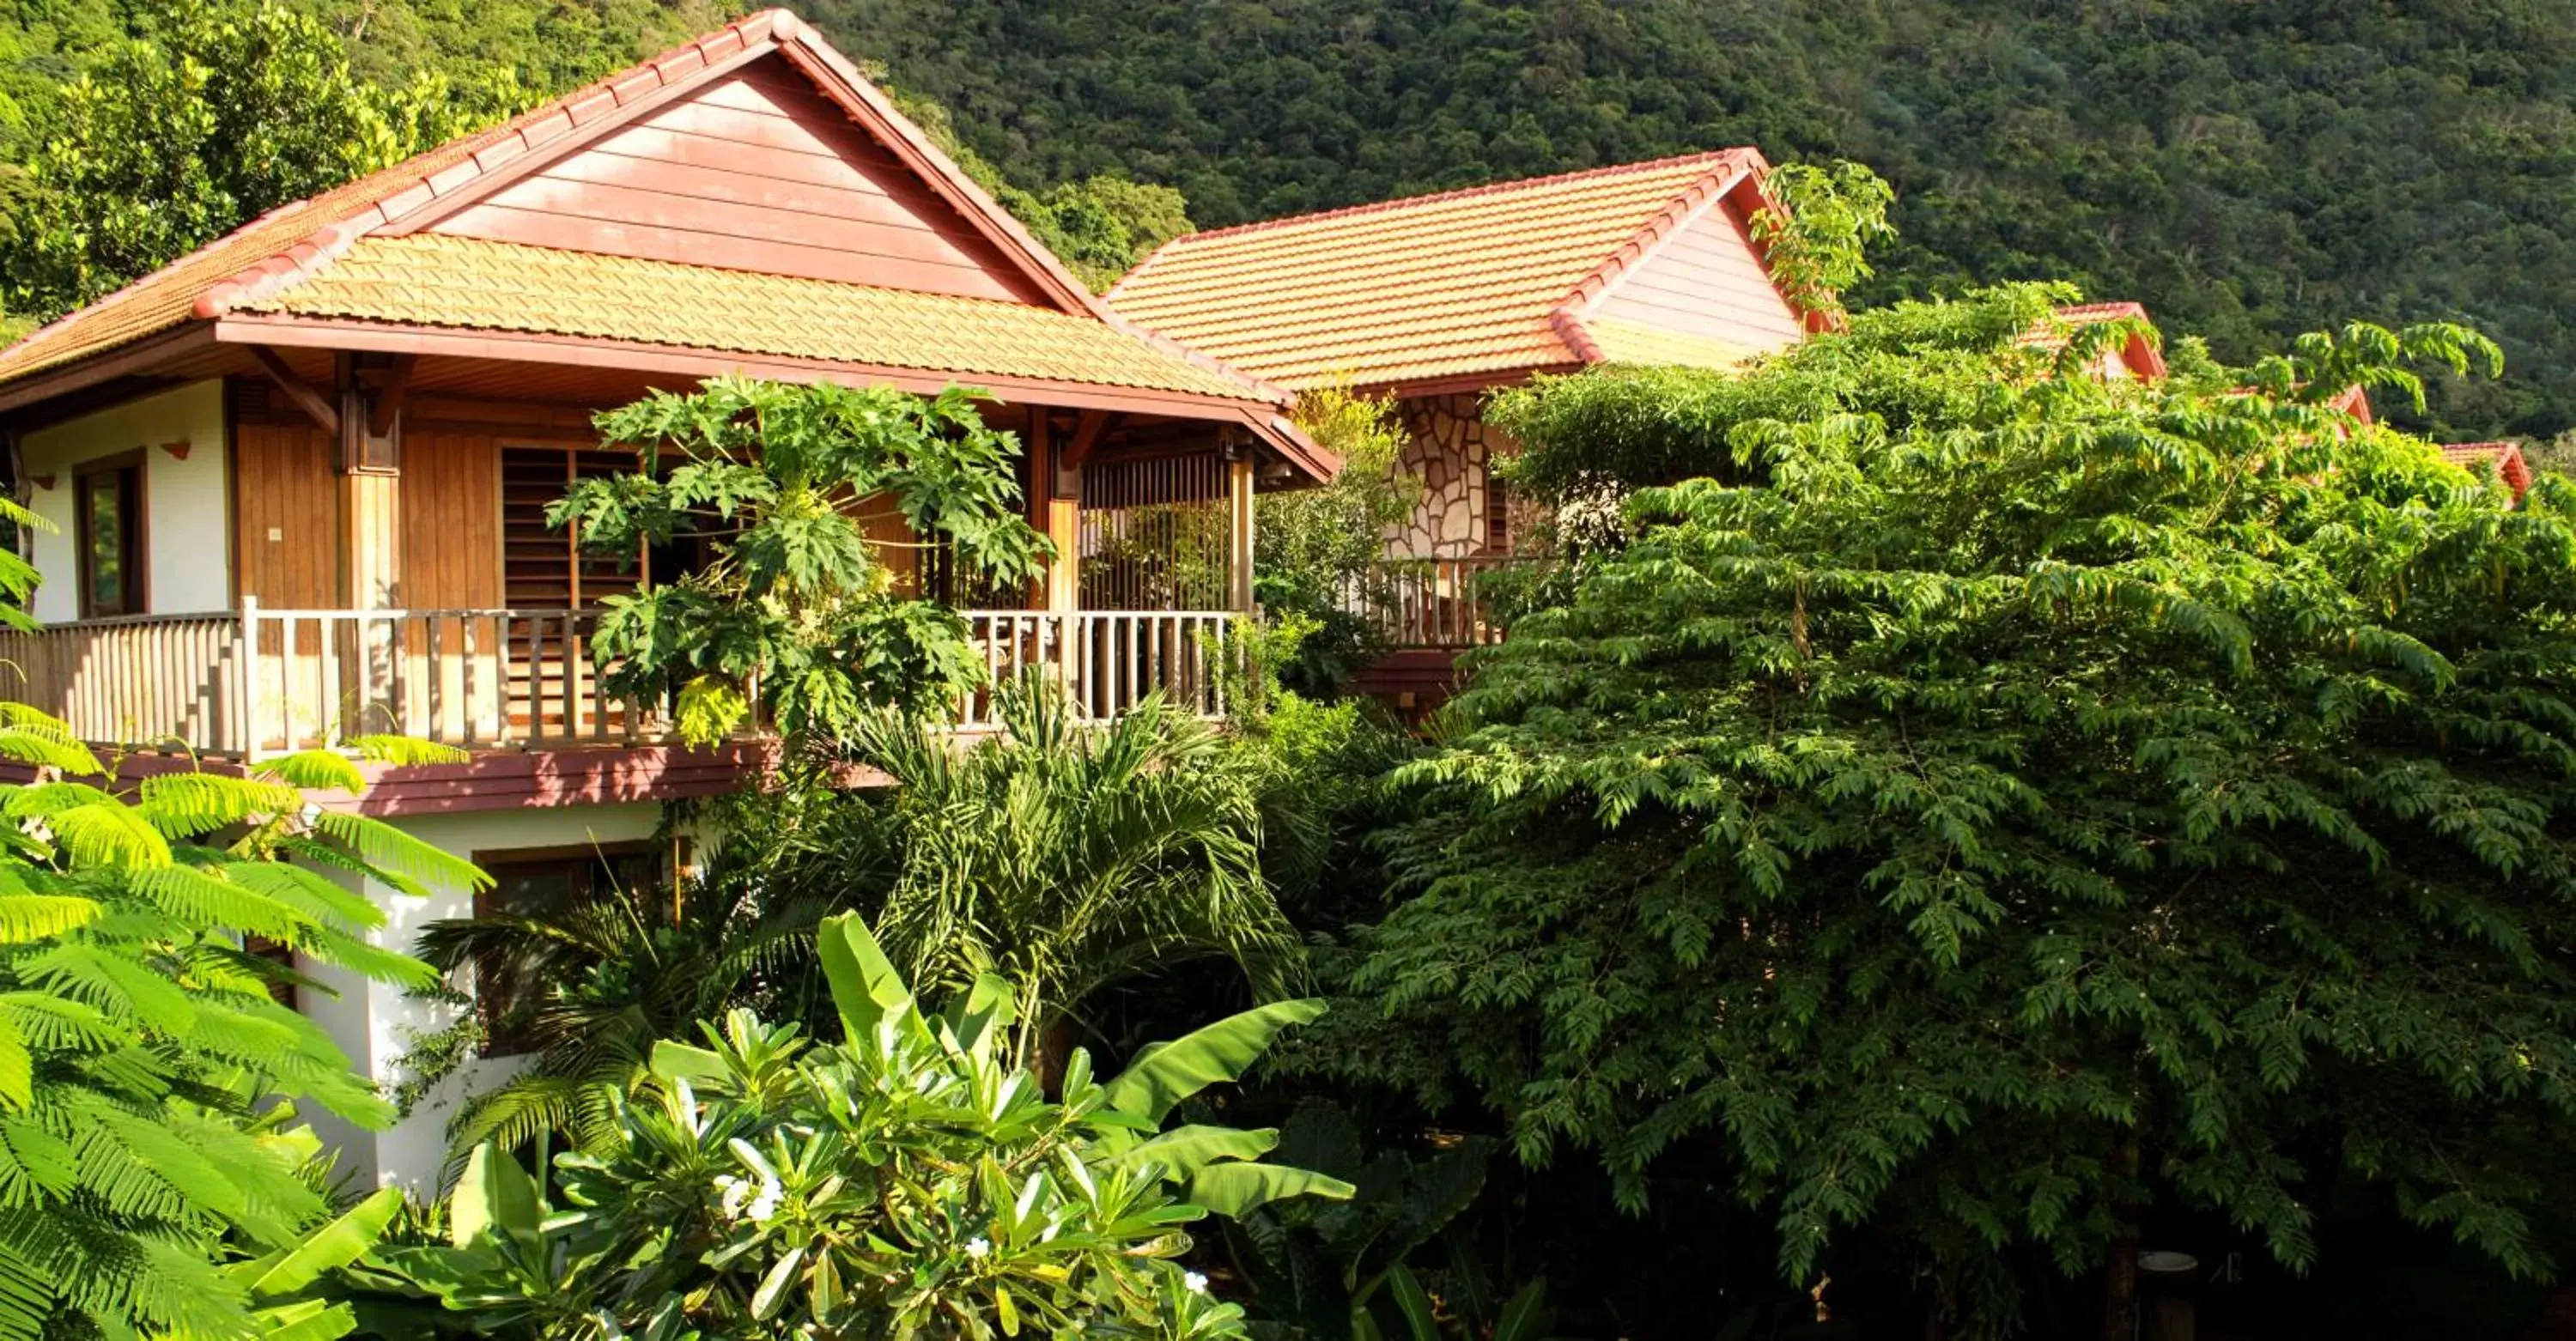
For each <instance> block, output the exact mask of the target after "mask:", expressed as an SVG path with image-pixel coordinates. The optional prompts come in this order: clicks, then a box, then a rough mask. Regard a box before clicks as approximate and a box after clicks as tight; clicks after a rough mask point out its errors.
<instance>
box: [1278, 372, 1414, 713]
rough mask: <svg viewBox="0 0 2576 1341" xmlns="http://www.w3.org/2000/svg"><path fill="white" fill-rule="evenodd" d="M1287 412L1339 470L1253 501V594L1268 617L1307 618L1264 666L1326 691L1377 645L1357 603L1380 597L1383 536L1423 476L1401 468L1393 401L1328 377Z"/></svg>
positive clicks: (1292, 682) (1404, 513)
mask: <svg viewBox="0 0 2576 1341" xmlns="http://www.w3.org/2000/svg"><path fill="white" fill-rule="evenodd" d="M1294 418H1295V419H1296V421H1297V426H1298V427H1299V428H1302V429H1304V430H1305V431H1306V433H1307V436H1309V437H1311V438H1313V439H1314V440H1315V441H1316V443H1318V444H1319V445H1321V446H1322V447H1323V448H1324V449H1325V450H1327V451H1330V452H1332V453H1334V454H1335V455H1337V456H1339V457H1341V459H1342V469H1341V473H1340V474H1338V475H1335V476H1334V477H1333V478H1332V479H1331V480H1330V481H1329V482H1327V483H1325V484H1322V485H1319V486H1316V487H1314V488H1311V489H1291V490H1284V491H1281V492H1277V493H1267V494H1262V495H1260V496H1259V497H1258V498H1256V499H1255V500H1254V505H1255V508H1256V524H1255V525H1254V527H1253V531H1252V536H1253V554H1252V571H1253V584H1254V594H1255V595H1257V596H1258V597H1259V598H1260V601H1261V608H1262V611H1263V613H1265V614H1266V615H1268V616H1270V617H1271V620H1272V622H1273V623H1274V624H1276V623H1279V622H1281V621H1285V620H1298V621H1303V622H1304V623H1306V624H1307V625H1309V626H1310V627H1308V628H1307V629H1305V630H1304V631H1303V632H1302V634H1301V636H1299V637H1298V638H1297V640H1296V644H1295V647H1294V650H1293V653H1292V654H1291V656H1290V658H1289V659H1288V660H1287V662H1286V663H1285V664H1282V665H1276V666H1273V667H1271V669H1272V670H1273V671H1275V672H1276V673H1277V674H1278V675H1279V677H1280V679H1281V680H1282V681H1283V682H1284V683H1285V684H1286V685H1287V686H1288V687H1290V688H1292V689H1297V690H1302V691H1304V692H1306V693H1310V694H1316V695H1319V696H1325V695H1330V694H1331V693H1333V692H1335V691H1337V690H1338V689H1340V688H1341V686H1342V685H1344V684H1346V683H1348V682H1349V680H1350V678H1351V677H1352V676H1354V675H1357V674H1358V673H1359V672H1360V671H1361V670H1363V669H1365V668H1366V667H1367V665H1368V663H1369V662H1370V661H1371V660H1373V659H1374V658H1376V657H1377V656H1379V655H1381V654H1383V653H1384V652H1385V651H1386V648H1385V647H1384V646H1383V645H1382V644H1383V641H1384V640H1383V639H1382V638H1381V637H1380V636H1379V634H1378V632H1377V630H1376V627H1375V626H1374V625H1373V624H1372V623H1371V622H1370V621H1369V620H1367V619H1366V618H1364V617H1362V616H1361V615H1360V614H1359V613H1357V611H1359V610H1365V609H1368V608H1371V606H1372V605H1384V604H1386V603H1387V602H1388V601H1389V599H1390V592H1389V590H1388V582H1389V578H1388V574H1387V567H1386V537H1387V535H1388V534H1389V531H1390V529H1391V528H1393V527H1396V526H1399V525H1402V524H1403V522H1404V521H1405V519H1406V518H1408V517H1411V516H1412V515H1413V509H1414V508H1415V507H1416V506H1418V505H1419V504H1420V503H1421V500H1422V484H1421V481H1420V480H1419V479H1417V478H1415V477H1414V476H1412V475H1411V474H1409V473H1407V472H1405V471H1404V469H1403V468H1402V460H1403V455H1404V445H1405V434H1404V427H1403V425H1402V424H1401V423H1400V422H1398V420H1397V418H1396V413H1395V404H1394V402H1392V401H1389V400H1386V399H1384V398H1373V397H1367V396H1360V395H1356V394H1354V393H1353V392H1352V390H1351V389H1350V388H1349V387H1347V386H1329V385H1328V386H1323V387H1318V388H1315V389H1313V390H1309V391H1306V392H1303V393H1301V394H1300V395H1299V396H1298V397H1297V407H1296V410H1295V414H1294Z"/></svg>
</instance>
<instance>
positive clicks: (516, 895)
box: [474, 843, 669, 1057]
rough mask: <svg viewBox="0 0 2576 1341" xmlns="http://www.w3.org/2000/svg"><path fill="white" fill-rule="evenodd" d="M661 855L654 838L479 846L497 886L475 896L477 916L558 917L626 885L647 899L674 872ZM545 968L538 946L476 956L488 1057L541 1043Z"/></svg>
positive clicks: (480, 859)
mask: <svg viewBox="0 0 2576 1341" xmlns="http://www.w3.org/2000/svg"><path fill="white" fill-rule="evenodd" d="M663 856H664V853H663V850H662V848H661V846H660V845H658V844H653V843H621V844H616V845H613V846H608V847H588V846H585V847H578V848H545V849H536V850H527V849H522V850H517V851H510V852H498V853H476V854H475V857H474V862H475V864H476V865H478V866H481V867H482V868H483V869H484V871H485V872H486V873H487V874H489V875H490V876H491V877H492V886H491V888H489V889H486V890H484V891H482V892H481V893H478V894H476V895H475V896H474V915H475V916H476V917H478V918H488V917H527V918H540V919H546V920H553V919H556V918H559V917H561V916H562V915H563V914H564V913H565V912H567V911H568V910H570V909H573V908H576V907H579V906H581V905H583V904H586V903H592V902H595V901H598V900H602V899H607V898H613V897H617V896H618V895H619V894H620V893H621V892H622V893H624V894H627V895H630V896H640V898H639V902H644V901H645V900H650V899H651V898H652V891H654V890H657V889H659V888H661V887H662V885H663V884H664V882H665V881H666V880H667V879H668V875H667V872H668V870H669V867H668V866H667V865H666V864H665V862H664V860H663ZM644 906H645V907H647V908H649V907H650V906H651V904H650V903H649V902H644ZM545 971H546V965H545V963H544V960H543V958H542V957H541V956H539V955H537V954H534V953H530V954H525V955H518V956H509V955H504V954H501V953H498V952H496V953H492V954H487V955H484V956H483V957H482V958H480V959H478V960H476V961H475V964H474V1009H475V1012H476V1013H477V1014H479V1015H480V1016H481V1017H482V1020H483V1055H484V1056H486V1057H507V1056H512V1055H515V1054H518V1053H523V1052H533V1051H535V1050H536V1045H535V1042H534V1036H535V1028H534V1026H535V1024H536V1018H537V1012H538V1011H539V1010H540V1009H542V1008H543V1007H544V1005H545V1001H546V988H547V987H548V986H549V984H548V983H547V982H546V981H545V980H544V975H545Z"/></svg>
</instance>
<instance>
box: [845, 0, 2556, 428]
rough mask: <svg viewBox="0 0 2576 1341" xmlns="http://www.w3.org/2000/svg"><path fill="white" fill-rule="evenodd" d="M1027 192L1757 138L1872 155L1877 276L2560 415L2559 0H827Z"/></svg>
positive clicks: (1392, 190) (1228, 185) (1771, 146)
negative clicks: (2299, 336) (2038, 298)
mask: <svg viewBox="0 0 2576 1341" xmlns="http://www.w3.org/2000/svg"><path fill="white" fill-rule="evenodd" d="M807 16H808V17H810V18H812V19H814V20H815V21H816V23H817V24H818V25H819V26H821V27H822V28H823V29H824V30H825V31H826V32H828V33H829V34H830V35H831V36H832V38H833V39H834V40H835V41H836V42H838V43H841V44H842V45H843V47H844V49H846V50H849V51H852V52H855V53H861V54H863V55H865V56H866V57H868V58H871V59H874V60H878V61H882V62H883V63H884V65H885V66H886V68H887V70H888V71H889V73H890V74H891V76H892V78H893V80H894V82H896V83H897V84H899V85H900V86H902V87H904V88H906V89H907V90H909V91H911V92H913V93H915V94H918V95H921V96H925V97H928V98H931V99H934V100H936V101H938V102H940V103H942V104H944V105H945V106H946V107H947V108H948V109H949V111H950V113H951V115H952V117H953V119H954V122H955V125H956V127H957V129H958V131H959V133H960V135H961V136H962V137H963V138H964V140H965V141H966V143H967V144H969V145H970V146H972V147H973V148H974V149H975V150H976V152H978V153H979V154H981V155H983V156H984V157H986V158H989V159H991V160H993V161H994V162H996V163H998V164H1000V165H1002V167H1003V168H1004V169H1005V170H1006V171H1008V172H1010V173H1011V174H1012V175H1013V176H1014V177H1015V178H1018V179H1021V180H1023V181H1025V182H1029V183H1032V184H1036V183H1045V182H1051V181H1056V180H1062V179H1067V178H1079V177H1081V176H1084V175H1088V174H1093V173H1101V172H1109V171H1116V172H1121V173H1125V174H1129V175H1132V176H1134V177H1136V178H1138V179H1140V180H1144V181H1153V182H1165V183H1169V184H1171V185H1173V186H1177V187H1179V188H1180V190H1181V191H1182V193H1183V194H1184V195H1186V196H1187V197H1188V199H1189V202H1190V206H1191V209H1190V213H1191V215H1192V217H1193V218H1195V219H1196V220H1197V221H1198V222H1199V223H1200V224H1202V225H1224V224H1230V223H1237V222H1242V221H1244V220H1248V219H1258V218H1265V217H1270V216H1274V215H1278V214H1285V213H1291V212H1295V211H1300V210H1307V209H1315V208H1321V207H1327V206H1334V205H1344V204H1352V203H1356V202H1360V201H1367V200H1374V199H1381V198H1384V197H1388V196H1392V195H1399V194H1404V193H1408V192H1419V191H1428V190H1437V189H1441V188H1445V187H1453V186H1460V185H1467V184H1471V183H1475V182H1480V181H1489V180H1498V179H1505V178H1510V177H1517V176H1524V175H1531V174H1538V173H1546V172H1555V171H1562V170H1565V169H1569V168H1580V167H1587V166H1592V165H1595V164H1601V163H1611V162H1618V161H1622V160H1628V159H1637V158H1648V157H1654V156H1657V155H1661V154H1669V153H1677V152H1681V151H1685V150H1694V149H1702V148H1706V147H1709V146H1711V145H1720V144H1732V143H1746V142H1750V143H1755V144H1759V145H1760V146H1762V148H1763V149H1764V150H1765V151H1767V152H1768V153H1769V154H1770V156H1771V157H1772V158H1773V159H1774V160H1775V161H1777V160H1785V159H1821V158H1828V157H1845V158H1853V159H1858V160H1860V161H1863V162H1866V163H1868V164H1870V165H1871V166H1872V167H1874V168H1876V169H1877V170H1878V171H1879V172H1880V173H1881V174H1883V175H1885V176H1886V177H1887V178H1888V179H1889V180H1890V181H1891V182H1893V183H1894V184H1895V186H1896V188H1897V191H1898V193H1899V197H1900V201H1899V207H1898V213H1897V222H1898V224H1899V226H1900V228H1901V229H1902V230H1903V235H1904V237H1905V239H1906V242H1905V244H1904V247H1903V250H1902V252H1901V254H1898V255H1895V256H1891V257H1889V258H1887V261H1888V264H1886V265H1884V266H1882V267H1881V278H1880V280H1879V281H1878V291H1877V292H1875V293H1872V294H1867V295H1864V296H1866V297H1870V298H1877V299H1884V298H1889V297H1896V296H1905V295H1917V294H1922V293H1926V292H1930V291H1933V290H1937V289H1956V288H1958V287H1960V286H1962V285H1965V284H1968V283H1973V282H1988V281H1995V280H2009V279H2033V278H2044V279H2072V280H2074V281H2076V282H2077V283H2079V284H2081V285H2082V286H2083V287H2084V288H2085V289H2086V290H2088V291H2089V292H2090V293H2092V294H2095V295H2097V296H2102V297H2119V298H2136V299H2141V300H2143V301H2145V302H2146V303H2147V304H2148V305H2149V306H2150V307H2151V308H2152V309H2153V310H2154V311H2155V313H2156V315H2157V317H2158V318H2159V319H2160V320H2162V321H2164V322H2165V323H2166V324H2167V325H2169V326H2170V327H2172V328H2174V329H2177V330H2180V331H2185V332H2192V333H2198V334H2203V335H2206V336H2208V337H2209V338H2210V339H2211V341H2212V343H2213V345H2214V347H2215V349H2216V351H2217V352H2218V353H2219V354H2220V355H2221V356H2222V357H2228V358H2245V357H2250V356H2252V355H2254V354H2257V353H2260V352H2267V351H2270V350H2273V349H2276V348H2277V347H2278V345H2279V342H2280V341H2282V340H2283V339H2285V338H2286V336H2287V335H2288V334H2289V333H2291V332H2295V331H2302V330H2309V329H2314V328H2316V327H2318V326H2320V325H2323V324H2325V323H2327V322H2329V321H2342V320H2348V319H2355V318H2360V319H2371V320H2380V321H2390V322H2402V321H2410V320H2433V319H2438V320H2453V321H2461V322H2465V323H2467V324H2470V325H2473V326H2476V327H2478V328H2479V329H2481V330H2485V331H2487V332H2489V333H2491V334H2493V335H2494V336H2496V338H2497V339H2498V340H2500V341H2501V342H2502V343H2503V345H2504V347H2505V350H2506V353H2507V356H2508V373H2507V376H2506V378H2505V379H2504V380H2503V381H2502V382H2500V383H2494V384H2484V383H2482V384H2479V385H2477V386H2475V387H2471V386H2469V385H2467V384H2464V383H2455V384H2453V385H2450V386H2447V387H2444V388H2441V389H2440V393H2439V394H2437V396H2436V399H2435V402H2434V406H2433V411H2432V419H2433V424H2434V426H2435V427H2436V428H2438V429H2441V430H2443V431H2448V432H2453V433H2462V434H2467V433H2477V434H2484V433H2494V432H2504V431H2512V432H2521V433H2532V434H2548V433H2554V432H2558V431H2560V430H2563V429H2565V428H2567V427H2569V426H2570V425H2571V424H2576V372H2571V371H2570V370H2569V366H2568V365H2569V364H2570V362H2571V359H2570V355H2571V354H2576V319H2571V317H2570V315H2569V314H2570V313H2576V239H2571V237H2570V236H2569V235H2568V233H2567V231H2566V230H2565V229H2564V228H2563V227H2562V221H2563V220H2564V219H2565V218H2567V217H2568V216H2569V214H2570V213H2571V212H2572V211H2576V3H2570V0H2422V2H2421V3H2408V4H2402V5H2399V4H2385V3H2382V4H2359V5H2356V4H2344V3H2336V2H2335V0H2285V2H2284V3H2273V4H2262V5H2247V4H2241V3H2236V2H2235V0H2103V2H2102V3H2096V4H2088V5H2082V6H2072V5H2039V4H2031V3H2020V4H2010V3H2002V2H2000V0H1904V2H1903V3H1895V2H1893V0H1863V2H1862V3H1853V2H1852V0H1780V3H1776V4H1765V5H1752V4H1747V3H1744V2H1743V0H1644V2H1643V3H1632V4H1612V3H1606V2H1605V0H1569V2H1567V3H1551V4H1532V5H1521V6H1507V5H1500V4H1492V3H1483V2H1481V0H1468V2H1467V3H1456V4H1436V5H1435V4H1425V3H1401V2H1400V0H1257V2H1256V0H1216V2H1212V3H1203V4H1191V5H1163V6H1153V7H1141V8H1140V7H1139V6H1136V5H1133V4H1114V3H1107V2H1106V0H1047V2H1046V3H1034V2H1032V0H963V2H962V3H949V2H947V0H939V2H937V3H933V0H815V3H814V4H812V5H811V6H809V7H808V10H807Z"/></svg>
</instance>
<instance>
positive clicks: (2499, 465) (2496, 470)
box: [2442, 442, 2531, 498]
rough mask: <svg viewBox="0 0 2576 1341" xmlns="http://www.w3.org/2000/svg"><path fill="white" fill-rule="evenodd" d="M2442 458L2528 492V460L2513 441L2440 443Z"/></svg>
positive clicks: (2518, 494) (2519, 491)
mask: <svg viewBox="0 0 2576 1341" xmlns="http://www.w3.org/2000/svg"><path fill="white" fill-rule="evenodd" d="M2442 459H2443V460H2445V461H2448V462H2450V463H2451V464H2452V465H2455V466H2459V467H2462V468H2464V469H2467V470H2470V471H2473V472H2475V473H2477V474H2479V475H2490V474H2491V475H2493V476H2494V477H2495V478H2498V479H2501V480H2503V481H2504V483H2505V487H2507V488H2509V489H2511V490H2513V496H2514V497H2516V498H2520V497H2522V496H2523V495H2524V494H2526V493H2529V492H2530V491H2531V462H2530V461H2529V460H2527V459H2525V458H2524V456H2523V454H2522V445H2521V444H2520V443H2512V442H2453V443H2445V444H2443V446H2442Z"/></svg>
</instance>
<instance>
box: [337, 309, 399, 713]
mask: <svg viewBox="0 0 2576 1341" xmlns="http://www.w3.org/2000/svg"><path fill="white" fill-rule="evenodd" d="M334 364H335V367H336V369H337V375H338V382H339V386H338V388H337V389H338V392H339V396H340V404H339V415H338V420H339V424H338V426H339V430H340V489H339V493H340V572H339V577H340V581H339V588H340V605H341V607H342V608H343V609H348V610H398V609H400V608H402V604H403V600H402V465H401V461H402V458H401V455H400V452H401V441H402V439H401V432H402V429H401V415H400V413H399V412H397V413H395V414H394V415H393V416H391V423H390V424H389V425H388V429H389V432H388V433H387V434H383V435H379V434H377V433H375V432H373V431H372V429H371V424H372V422H373V420H374V419H375V417H376V416H375V413H374V410H375V404H374V402H375V399H376V396H377V395H378V393H379V384H380V381H381V379H380V378H379V377H378V376H377V374H378V373H379V372H380V371H381V370H380V369H378V368H376V367H375V366H373V365H367V366H366V367H365V369H364V372H365V374H366V375H365V376H361V365H360V363H359V361H358V359H357V357H356V356H354V355H349V354H341V355H337V356H335V358H334ZM344 633H345V635H346V639H347V645H346V646H344V647H341V648H339V649H337V651H338V653H339V655H340V656H342V657H343V658H345V660H344V661H343V662H342V666H343V667H344V670H343V673H342V679H341V681H340V684H339V686H338V691H339V693H340V696H341V701H340V703H339V704H338V705H336V706H337V707H338V709H339V710H340V713H341V714H342V718H343V720H342V723H341V730H342V731H343V732H344V733H347V734H351V735H355V734H359V733H363V732H368V731H388V730H399V729H400V726H399V723H400V722H401V720H402V716H401V710H400V705H399V704H398V703H396V701H395V700H396V696H397V695H396V690H397V688H398V686H397V684H396V680H397V679H398V677H399V667H398V663H399V661H400V656H401V649H400V640H399V637H398V635H397V630H396V627H395V624H394V622H393V621H390V620H378V621H369V620H350V621H347V622H346V623H345V624H341V625H339V626H337V627H332V628H330V629H329V636H338V635H341V634H344ZM388 712H390V713H391V714H392V715H391V716H388V715H386V714H387V713H388Z"/></svg>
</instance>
